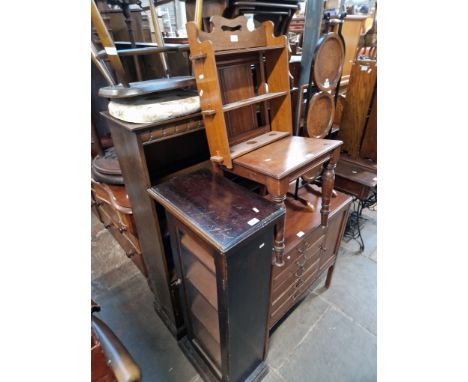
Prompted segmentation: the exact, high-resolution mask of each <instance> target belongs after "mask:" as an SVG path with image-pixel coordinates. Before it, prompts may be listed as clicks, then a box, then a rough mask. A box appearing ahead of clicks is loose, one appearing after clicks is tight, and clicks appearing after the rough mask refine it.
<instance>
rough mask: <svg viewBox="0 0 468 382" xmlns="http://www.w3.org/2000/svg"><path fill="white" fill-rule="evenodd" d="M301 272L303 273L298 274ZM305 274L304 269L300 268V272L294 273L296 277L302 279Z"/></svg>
mask: <svg viewBox="0 0 468 382" xmlns="http://www.w3.org/2000/svg"><path fill="white" fill-rule="evenodd" d="M299 271H300V272H301V273H299V274H298V272H299ZM303 274H304V267H300V268H299V270H298V271H297V272H296V273H294V276H296V277H301V276H302V275H303Z"/></svg>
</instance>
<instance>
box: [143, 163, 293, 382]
mask: <svg viewBox="0 0 468 382" xmlns="http://www.w3.org/2000/svg"><path fill="white" fill-rule="evenodd" d="M148 192H149V194H150V195H151V196H152V197H153V198H154V199H155V200H156V201H157V202H158V203H161V204H162V205H163V206H164V207H165V209H166V213H167V216H168V222H169V230H170V235H171V242H172V249H173V252H174V258H175V259H176V268H177V273H178V276H179V278H180V282H181V286H182V288H181V289H182V291H183V293H182V294H183V296H182V299H181V300H182V301H181V304H182V311H183V313H184V320H185V321H186V325H187V337H184V338H183V339H182V340H181V341H180V346H181V347H182V349H183V350H184V352H185V354H186V355H187V357H188V358H189V359H190V360H191V361H192V363H194V365H195V367H196V368H197V370H198V371H199V373H200V374H201V375H202V377H203V378H204V379H205V380H208V381H259V380H261V379H262V378H263V376H265V374H266V373H267V372H268V368H267V366H266V365H265V364H264V362H263V361H264V359H265V357H266V352H267V341H268V316H269V300H270V280H271V268H272V267H271V254H272V242H273V231H274V226H275V224H276V222H277V221H278V220H279V219H282V218H283V217H284V213H285V211H284V209H283V208H280V207H278V206H277V205H275V204H274V203H271V202H270V201H268V200H266V199H264V198H262V197H260V196H258V195H256V194H254V193H251V192H248V191H246V190H245V189H244V188H243V187H241V186H239V185H237V184H234V183H233V182H231V181H229V180H228V179H226V178H224V177H222V176H219V175H216V174H213V173H211V172H210V171H207V170H201V171H198V172H195V173H192V174H189V175H184V176H177V177H174V178H172V179H171V180H169V181H167V182H166V183H163V184H160V185H158V186H155V187H153V188H151V189H150V190H148Z"/></svg>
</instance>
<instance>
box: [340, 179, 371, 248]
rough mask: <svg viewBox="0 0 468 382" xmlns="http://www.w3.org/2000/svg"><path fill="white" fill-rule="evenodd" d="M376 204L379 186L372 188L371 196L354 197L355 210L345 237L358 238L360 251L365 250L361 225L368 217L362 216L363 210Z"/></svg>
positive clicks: (350, 216)
mask: <svg viewBox="0 0 468 382" xmlns="http://www.w3.org/2000/svg"><path fill="white" fill-rule="evenodd" d="M375 205H377V188H375V189H374V190H372V191H371V193H370V195H369V197H368V198H367V199H365V200H360V199H358V198H356V197H353V212H351V213H350V214H349V218H348V222H347V223H346V229H345V232H344V237H345V238H347V239H353V240H356V241H357V242H358V243H359V252H363V251H364V248H365V245H364V239H363V238H362V234H361V226H363V225H364V223H365V222H366V220H367V219H366V218H364V217H362V211H363V210H364V209H365V208H372V207H373V206H375Z"/></svg>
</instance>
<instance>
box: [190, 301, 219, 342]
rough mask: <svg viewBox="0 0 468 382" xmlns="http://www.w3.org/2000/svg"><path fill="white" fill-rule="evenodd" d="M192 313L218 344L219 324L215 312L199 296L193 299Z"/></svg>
mask: <svg viewBox="0 0 468 382" xmlns="http://www.w3.org/2000/svg"><path fill="white" fill-rule="evenodd" d="M191 310H192V313H193V314H194V316H195V317H196V319H197V320H198V322H200V324H202V325H203V327H204V328H205V329H206V330H207V332H208V333H210V335H211V336H212V337H213V339H214V340H215V341H216V342H217V343H218V344H219V343H220V340H219V322H218V315H217V312H216V310H214V309H213V307H211V305H210V304H209V303H208V302H207V300H205V299H204V298H203V297H202V296H201V295H198V296H196V297H195V299H194V300H193V303H192V309H191Z"/></svg>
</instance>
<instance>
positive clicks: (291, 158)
mask: <svg viewBox="0 0 468 382" xmlns="http://www.w3.org/2000/svg"><path fill="white" fill-rule="evenodd" d="M342 144H343V142H341V141H337V140H331V139H315V138H304V137H295V136H290V137H286V138H282V139H280V140H278V141H276V142H273V143H271V144H269V145H267V146H263V147H261V148H259V149H257V150H255V151H251V152H250V153H248V154H245V155H242V156H240V157H238V158H235V159H233V163H234V165H239V166H242V167H246V168H248V169H250V170H254V171H256V172H258V173H261V174H265V175H268V176H270V177H273V178H276V179H282V178H284V177H286V176H288V175H289V174H291V173H292V172H294V171H296V170H297V169H299V168H301V167H304V166H306V165H308V164H310V163H312V162H314V161H315V160H317V159H318V158H320V157H321V156H323V155H324V154H327V153H329V152H331V151H333V150H334V149H336V148H337V147H339V146H341V145H342Z"/></svg>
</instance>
